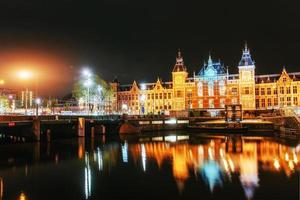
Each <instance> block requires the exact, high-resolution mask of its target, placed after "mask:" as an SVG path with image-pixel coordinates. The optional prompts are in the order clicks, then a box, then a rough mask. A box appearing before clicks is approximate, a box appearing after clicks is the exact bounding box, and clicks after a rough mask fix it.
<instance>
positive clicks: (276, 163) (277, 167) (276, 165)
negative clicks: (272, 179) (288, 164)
mask: <svg viewBox="0 0 300 200" xmlns="http://www.w3.org/2000/svg"><path fill="white" fill-rule="evenodd" d="M274 167H275V168H276V169H277V170H278V169H279V168H280V164H279V161H278V159H274Z"/></svg>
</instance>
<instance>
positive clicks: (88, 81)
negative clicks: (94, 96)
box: [81, 68, 93, 114]
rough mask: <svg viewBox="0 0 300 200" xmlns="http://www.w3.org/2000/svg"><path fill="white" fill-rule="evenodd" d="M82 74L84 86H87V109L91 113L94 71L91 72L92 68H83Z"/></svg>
mask: <svg viewBox="0 0 300 200" xmlns="http://www.w3.org/2000/svg"><path fill="white" fill-rule="evenodd" d="M81 74H82V76H83V78H84V82H83V85H84V87H86V88H87V96H86V109H88V114H89V112H90V108H89V105H90V87H91V85H92V84H93V82H92V80H91V77H92V72H91V70H90V69H88V68H84V69H82V71H81Z"/></svg>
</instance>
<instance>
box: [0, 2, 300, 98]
mask: <svg viewBox="0 0 300 200" xmlns="http://www.w3.org/2000/svg"><path fill="white" fill-rule="evenodd" d="M299 36H300V11H299V4H296V1H279V2H278V3H277V2H275V1H268V2H267V1H259V2H257V3H255V2H254V1H236V2H231V1H213V0H210V1H200V0H198V1H193V2H192V1H183V0H182V1H174V0H160V1H155V0H152V1H141V0H133V1H125V0H103V1H100V0H99V1H95V2H90V1H71V0H69V1H67V0H59V1H55V0H51V1H50V0H49V1H46V0H40V1H29V0H19V1H17V0H1V2H0V65H1V66H0V71H1V69H2V70H3V69H4V68H5V67H6V66H5V64H3V63H6V62H5V61H6V60H5V59H8V58H9V59H12V58H11V57H12V56H11V55H18V56H17V58H16V59H21V60H22V59H25V60H26V59H27V60H28V59H35V56H34V55H40V57H46V58H47V59H48V60H51V64H49V66H46V67H48V68H49V67H50V68H52V69H53V70H52V71H51V74H52V76H54V78H53V79H51V81H53V82H55V83H53V86H54V85H55V86H59V85H62V86H63V87H60V89H59V87H56V88H55V89H52V90H49V91H46V90H44V94H48V93H49V94H59V95H63V94H65V93H67V92H68V91H70V89H71V87H72V83H73V82H74V81H75V80H76V77H77V76H78V71H79V70H80V68H81V67H82V66H87V65H88V66H90V68H91V69H92V70H93V71H94V72H97V73H98V74H99V75H100V76H101V77H103V78H104V79H106V80H112V79H113V78H114V76H118V79H119V80H120V81H121V83H124V84H125V83H131V82H132V81H133V80H137V81H140V82H153V81H156V79H157V77H158V76H159V77H161V78H162V79H163V80H166V81H167V80H170V78H171V71H172V68H173V66H174V63H175V57H176V53H177V49H178V48H180V49H181V51H182V53H183V56H184V61H185V63H186V65H187V68H188V70H189V72H190V74H192V72H193V71H196V72H198V71H199V70H200V68H201V66H202V64H203V61H204V60H207V58H208V54H209V52H210V53H211V55H212V57H213V59H221V61H222V63H224V65H225V66H229V69H230V71H231V72H236V71H237V64H238V62H239V59H240V57H241V51H242V48H243V46H244V42H245V41H247V43H248V46H249V48H250V50H251V53H252V57H253V58H254V60H255V61H256V73H257V74H266V73H279V72H280V71H281V69H282V67H283V66H285V67H286V69H287V70H288V71H290V72H291V71H300V67H299V66H300V57H299V52H300V37H299ZM7 55H10V56H7ZM28 55H30V56H28ZM32 62H34V61H32ZM48 63H49V62H48ZM53 63H54V64H53ZM44 67H45V66H44ZM39 70H41V71H43V66H39ZM49 74H50V73H49ZM41 79H43V78H41ZM49 81H50V80H48V82H47V81H46V78H45V82H43V80H39V83H40V87H41V88H43V87H44V86H43V84H44V85H49ZM41 90H43V89H41Z"/></svg>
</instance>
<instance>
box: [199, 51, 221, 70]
mask: <svg viewBox="0 0 300 200" xmlns="http://www.w3.org/2000/svg"><path fill="white" fill-rule="evenodd" d="M209 69H212V70H213V71H214V72H215V74H216V75H218V74H225V73H226V69H225V67H224V66H223V65H222V64H221V61H220V59H219V60H218V62H215V61H213V60H212V58H211V54H210V53H209V55H208V60H207V64H206V63H205V62H204V65H203V67H202V68H201V70H200V72H199V73H198V75H199V76H204V75H207V73H208V71H212V70H209Z"/></svg>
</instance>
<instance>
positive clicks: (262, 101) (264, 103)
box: [261, 99, 266, 108]
mask: <svg viewBox="0 0 300 200" xmlns="http://www.w3.org/2000/svg"><path fill="white" fill-rule="evenodd" d="M261 107H262V108H264V107H266V102H265V99H262V100H261Z"/></svg>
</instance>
